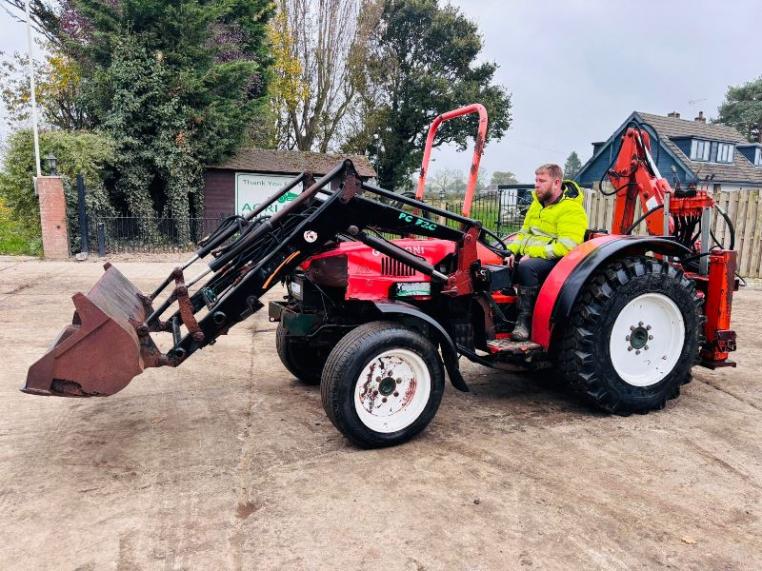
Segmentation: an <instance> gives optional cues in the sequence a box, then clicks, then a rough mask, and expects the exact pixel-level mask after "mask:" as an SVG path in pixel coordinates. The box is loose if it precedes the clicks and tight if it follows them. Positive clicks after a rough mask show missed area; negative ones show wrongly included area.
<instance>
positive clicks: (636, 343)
mask: <svg viewBox="0 0 762 571" xmlns="http://www.w3.org/2000/svg"><path fill="white" fill-rule="evenodd" d="M629 342H630V346H631V347H632V348H633V349H643V348H644V347H646V346H647V345H648V331H647V330H646V328H645V327H636V328H635V329H633V330H632V333H630V335H629Z"/></svg>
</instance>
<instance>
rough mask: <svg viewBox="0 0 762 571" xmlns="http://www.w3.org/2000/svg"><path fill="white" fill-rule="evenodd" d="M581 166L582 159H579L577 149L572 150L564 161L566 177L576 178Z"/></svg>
mask: <svg viewBox="0 0 762 571" xmlns="http://www.w3.org/2000/svg"><path fill="white" fill-rule="evenodd" d="M581 168H582V161H580V160H579V155H577V151H572V152H571V154H570V155H569V156H568V157H567V159H566V162H565V163H564V178H574V177H575V176H576V175H577V173H578V172H579V169H581Z"/></svg>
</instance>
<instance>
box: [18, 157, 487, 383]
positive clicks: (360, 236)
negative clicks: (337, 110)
mask: <svg viewBox="0 0 762 571" xmlns="http://www.w3.org/2000/svg"><path fill="white" fill-rule="evenodd" d="M299 183H302V184H303V186H304V187H305V188H304V190H303V191H302V193H301V194H300V195H299V196H298V197H297V198H296V199H295V200H293V201H292V202H290V203H288V205H287V206H286V207H284V208H283V209H281V210H279V211H278V212H276V213H275V214H273V215H272V216H269V217H268V216H263V215H262V214H263V212H265V210H266V209H267V208H268V206H269V205H271V204H273V203H274V202H275V201H276V200H278V198H280V197H281V196H282V195H284V194H285V193H286V192H288V191H290V190H291V189H292V188H294V187H295V186H296V185H297V184H299ZM364 195H365V196H364ZM372 195H375V196H376V197H380V198H382V199H387V200H388V199H393V200H395V201H397V202H398V203H399V202H401V203H403V204H407V205H409V206H411V207H414V208H415V209H419V210H423V211H428V212H430V213H432V214H436V215H438V216H443V217H445V218H447V219H449V220H452V221H455V222H458V223H459V226H460V227H459V228H458V229H455V228H450V227H448V226H446V225H443V224H439V223H437V222H434V221H432V220H430V219H426V218H423V217H421V216H417V215H414V214H411V213H410V212H407V211H405V210H403V209H401V208H396V207H395V206H391V205H389V204H385V203H383V202H381V201H379V200H376V199H372V197H371V196H372ZM366 230H372V231H373V233H374V234H376V235H372V234H369V233H368V232H366ZM381 232H391V233H395V234H400V235H410V234H415V235H420V236H427V237H432V238H439V239H444V240H450V241H453V242H455V243H456V249H455V252H456V256H455V259H456V263H455V264H454V266H453V267H452V268H451V270H450V271H448V273H447V274H445V273H443V272H441V271H440V270H438V269H437V268H435V267H434V266H432V265H431V264H429V263H428V262H427V261H425V260H423V259H422V258H420V257H418V256H415V255H414V254H411V253H409V252H407V251H406V250H404V249H402V248H401V247H399V246H397V245H395V244H394V243H393V242H391V241H389V240H386V239H385V238H382V237H381V234H380V233H381ZM339 240H356V241H360V242H363V243H365V244H367V245H369V246H371V247H373V248H375V249H377V250H379V251H380V252H382V253H384V254H386V255H388V256H390V257H392V258H394V259H396V260H398V261H400V262H402V263H403V264H406V265H408V266H410V267H412V268H414V269H415V270H417V271H419V272H421V273H423V274H424V275H426V276H429V277H430V279H431V280H432V287H436V288H438V289H439V291H440V292H441V293H442V294H443V295H449V296H460V295H468V294H470V293H472V292H473V279H472V278H473V275H474V274H473V273H474V271H475V270H476V269H477V266H478V264H477V253H476V252H477V250H476V247H477V246H476V245H477V242H478V241H482V242H483V243H486V231H484V230H482V228H481V224H480V223H479V222H477V221H474V220H471V219H469V218H466V217H463V216H459V215H456V214H453V213H450V212H447V211H444V210H440V209H437V208H434V207H431V206H429V205H426V204H424V203H421V202H418V201H416V200H412V199H408V198H404V197H400V196H399V195H397V194H394V193H392V192H389V191H386V190H384V189H381V188H378V187H375V186H373V185H369V184H366V183H363V182H362V181H361V179H360V178H359V177H358V175H357V173H356V171H355V169H354V167H353V165H352V163H351V161H344V162H342V163H339V164H338V165H337V166H336V167H335V168H334V169H333V170H332V171H331V172H329V173H328V174H327V175H325V176H324V177H322V178H321V179H320V180H318V181H314V180H313V179H312V178H311V176H309V175H306V174H303V175H300V176H299V177H297V178H296V179H294V180H293V181H291V182H290V183H289V184H287V185H286V186H285V187H284V188H283V189H281V190H280V191H279V192H277V193H276V194H275V195H273V196H272V197H271V198H270V199H269V200H268V201H266V202H265V203H264V204H263V205H260V207H259V208H257V209H256V210H255V211H253V212H252V213H250V214H249V215H248V216H247V217H233V218H232V219H230V220H228V221H226V222H225V223H223V224H222V225H221V226H220V227H219V228H218V229H217V230H216V231H215V232H213V233H212V234H211V235H210V236H208V237H206V238H205V239H204V240H203V241H202V243H201V246H200V247H199V249H198V250H197V251H196V253H195V254H194V255H193V257H192V258H191V259H190V260H189V261H188V262H187V263H186V264H184V265H182V266H180V267H178V268H176V269H175V270H174V271H173V272H172V273H171V274H170V275H169V276H168V277H167V278H166V279H165V280H164V281H163V282H162V284H161V285H160V286H159V287H158V288H157V289H156V290H155V291H154V292H153V293H152V294H150V295H145V294H143V293H142V292H140V291H139V290H138V289H137V288H136V287H135V286H133V285H132V284H131V283H130V282H129V280H127V279H126V278H125V277H124V276H122V274H121V273H119V272H118V270H117V269H116V268H114V267H112V266H110V264H107V265H106V272H105V274H104V275H103V277H102V278H101V280H99V282H98V283H97V284H96V285H95V286H94V287H93V288H92V289H91V290H90V292H89V293H88V294H87V295H84V294H77V295H75V296H74V301H75V306H76V309H77V311H76V312H75V315H74V319H73V322H72V325H70V326H68V327H67V328H66V329H65V330H64V332H63V333H62V334H61V335H60V336H59V338H58V339H57V340H56V342H55V343H54V346H53V347H52V348H51V349H50V351H48V353H46V354H45V355H44V356H43V357H42V358H41V359H40V360H39V361H38V362H37V363H35V364H34V365H32V367H30V370H29V373H28V376H27V382H26V386H25V387H24V388H23V389H22V390H23V391H24V392H27V393H31V394H38V395H58V396H79V397H84V396H108V395H110V394H114V393H116V392H118V391H119V390H121V389H123V388H124V387H125V386H126V385H127V384H128V383H129V382H130V381H131V380H132V378H134V377H135V376H136V375H138V374H140V373H141V372H142V371H143V370H144V369H145V368H148V367H159V366H173V367H174V366H177V365H179V364H180V363H182V362H183V361H184V360H185V359H187V358H188V357H189V356H190V355H192V354H193V353H194V352H195V351H197V350H199V349H201V348H203V347H205V346H207V345H209V344H213V343H214V342H215V341H216V340H217V338H218V337H219V336H220V335H224V334H226V333H227V332H228V331H229V330H230V328H231V327H233V326H234V325H236V324H237V323H240V322H241V321H243V320H245V319H246V318H247V317H249V316H250V315H252V314H253V313H255V312H256V311H258V310H259V309H261V308H262V307H263V304H262V302H261V301H260V298H261V297H262V295H264V294H265V293H266V292H267V291H268V290H269V289H271V288H272V287H273V286H274V285H275V284H277V283H279V282H280V280H281V279H283V278H284V277H285V276H286V275H288V274H289V273H290V272H292V271H293V270H294V269H295V268H296V267H297V266H299V265H300V264H301V263H302V262H304V261H305V260H306V259H307V258H309V257H310V256H312V255H314V254H315V253H317V252H318V251H320V250H321V249H323V248H325V247H326V246H329V245H330V244H331V243H334V242H336V241H339ZM490 247H492V248H493V249H494V247H493V246H490ZM497 251H499V249H497ZM200 261H204V262H206V268H204V269H203V270H202V271H201V272H200V273H199V274H198V275H196V276H195V277H193V278H190V279H187V277H186V271H187V270H188V268H189V267H191V266H192V265H193V264H195V263H198V262H200ZM157 333H169V334H171V337H172V346H171V348H169V349H168V350H167V351H166V352H165V353H163V352H161V351H160V350H159V349H158V346H157V344H156V343H155V342H154V339H153V337H152V335H154V334H157Z"/></svg>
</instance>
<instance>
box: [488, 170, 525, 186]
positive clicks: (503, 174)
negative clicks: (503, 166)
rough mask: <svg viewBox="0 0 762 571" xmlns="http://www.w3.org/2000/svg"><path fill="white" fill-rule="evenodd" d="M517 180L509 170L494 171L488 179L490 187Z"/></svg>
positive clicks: (516, 181)
mask: <svg viewBox="0 0 762 571" xmlns="http://www.w3.org/2000/svg"><path fill="white" fill-rule="evenodd" d="M518 182H519V181H518V180H517V179H516V175H515V174H513V173H512V172H511V171H495V172H493V173H492V178H491V179H490V182H489V185H490V188H497V187H498V185H501V184H517V183H518Z"/></svg>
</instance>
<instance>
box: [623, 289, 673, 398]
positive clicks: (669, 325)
mask: <svg viewBox="0 0 762 571" xmlns="http://www.w3.org/2000/svg"><path fill="white" fill-rule="evenodd" d="M684 343H685V321H684V320H683V314H682V313H681V312H680V309H679V308H678V307H677V305H676V304H675V302H674V301H672V300H671V299H670V298H668V297H667V296H666V295H663V294H660V293H646V294H643V295H641V296H638V297H636V298H635V299H633V300H632V301H631V302H630V303H628V304H627V305H625V306H624V308H623V309H622V311H621V312H619V315H618V316H617V318H616V321H615V322H614V327H613V328H612V329H611V339H610V340H609V352H610V355H611V364H612V365H613V366H614V370H615V371H616V372H617V374H618V375H619V376H620V377H621V379H622V380H623V381H624V382H626V383H627V384H630V385H633V386H635V387H648V386H651V385H655V384H656V383H658V382H660V381H662V380H663V379H664V378H665V377H666V376H667V375H669V373H670V372H672V369H674V367H675V365H676V364H677V361H678V360H679V359H680V354H681V353H682V351H683V345H684Z"/></svg>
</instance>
